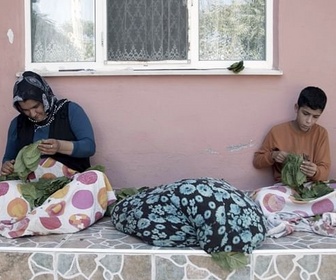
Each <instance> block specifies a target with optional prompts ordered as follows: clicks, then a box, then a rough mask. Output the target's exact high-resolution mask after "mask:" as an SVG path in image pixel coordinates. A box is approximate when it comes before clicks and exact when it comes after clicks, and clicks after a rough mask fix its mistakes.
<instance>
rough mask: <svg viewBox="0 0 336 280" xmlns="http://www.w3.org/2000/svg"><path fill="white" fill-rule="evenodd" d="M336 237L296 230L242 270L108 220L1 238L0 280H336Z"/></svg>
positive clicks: (254, 256) (266, 245)
mask: <svg viewBox="0 0 336 280" xmlns="http://www.w3.org/2000/svg"><path fill="white" fill-rule="evenodd" d="M335 263H336V238H331V237H323V236H318V235H316V234H313V233H307V232H295V233H294V234H292V235H290V236H287V237H282V238H279V239H267V240H266V241H265V242H264V244H263V245H262V246H261V247H260V248H259V249H257V250H255V251H254V252H253V254H251V255H250V263H249V265H247V266H246V267H245V268H243V269H240V270H237V271H232V272H230V271H224V270H223V269H221V268H220V267H219V266H218V265H217V264H216V263H214V262H213V260H212V259H211V257H210V256H209V255H208V254H206V253H205V252H204V251H203V250H201V249H200V248H186V249H175V248H158V247H153V246H149V245H146V244H144V243H142V242H141V241H140V240H139V239H137V238H134V237H131V236H127V235H125V234H123V233H120V232H118V231H116V230H115V229H114V228H113V227H112V225H111V222H110V220H109V218H104V219H102V220H101V221H99V222H98V223H97V224H95V225H93V226H91V227H90V228H88V229H86V230H83V231H82V232H79V233H75V234H62V235H48V236H34V237H23V238H18V239H6V238H1V237H0V279H1V280H2V279H4V280H7V279H16V280H20V279H24V280H26V279H32V280H33V279H34V280H42V279H47V280H48V279H75V280H82V279H83V280H84V279H93V280H94V279H97V280H98V279H99V280H101V279H114V280H142V279H143V280H149V279H152V280H168V279H169V280H170V279H171V280H179V279H181V280H182V279H183V280H194V279H195V280H196V279H197V280H201V279H209V280H216V279H229V280H245V279H255V280H259V279H262V280H265V279H272V280H273V279H314V280H315V279H316V280H317V279H336V276H335V278H333V277H334V276H333V275H334V273H333V270H334V264H335Z"/></svg>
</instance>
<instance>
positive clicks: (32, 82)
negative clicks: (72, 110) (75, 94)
mask: <svg viewBox="0 0 336 280" xmlns="http://www.w3.org/2000/svg"><path fill="white" fill-rule="evenodd" d="M26 100H35V101H38V102H41V103H42V104H43V108H44V112H45V113H46V115H47V118H46V119H45V120H44V121H42V122H41V123H39V125H43V126H45V125H49V124H50V123H51V122H52V121H53V120H54V115H55V113H56V112H57V111H58V110H59V109H60V108H61V107H62V106H63V104H64V102H62V104H58V103H59V102H58V99H57V97H56V96H55V95H54V93H53V91H52V90H51V88H50V86H49V84H48V83H47V82H46V81H45V80H44V78H43V77H41V76H40V75H39V74H37V73H35V72H32V71H26V72H24V73H23V74H22V76H21V77H19V78H18V80H17V81H16V82H15V84H14V89H13V106H14V108H15V109H16V110H18V111H19V112H20V113H22V110H21V107H20V105H19V103H18V102H20V101H26ZM29 119H30V118H29ZM30 120H31V121H32V122H35V121H34V120H32V119H30Z"/></svg>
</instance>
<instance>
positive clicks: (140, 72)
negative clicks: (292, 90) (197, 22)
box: [17, 68, 283, 77]
mask: <svg viewBox="0 0 336 280" xmlns="http://www.w3.org/2000/svg"><path fill="white" fill-rule="evenodd" d="M33 71H36V72H38V73H39V74H40V75H41V76H44V77H54V76H55V77H62V76H171V75H173V76H175V75H177V76H178V75H183V76H193V75H195V76H197V75H199V76H203V75H204V76H207V75H211V76H216V75H220V76H251V75H252V76H265V75H266V76H267V75H271V76H280V75H283V72H282V70H279V69H248V68H245V69H244V70H243V71H241V72H239V73H237V74H235V73H233V72H232V71H229V70H227V69H165V70H160V69H125V70H97V71H96V70H93V69H69V70H60V71H39V70H33ZM20 75H21V73H17V76H20Z"/></svg>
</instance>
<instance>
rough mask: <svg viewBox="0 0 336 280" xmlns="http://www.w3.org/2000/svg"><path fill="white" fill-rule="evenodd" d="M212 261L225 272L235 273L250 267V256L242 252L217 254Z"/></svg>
mask: <svg viewBox="0 0 336 280" xmlns="http://www.w3.org/2000/svg"><path fill="white" fill-rule="evenodd" d="M211 257H212V259H213V260H214V261H215V262H216V263H217V264H218V265H219V266H220V267H221V268H222V269H224V270H229V271H233V270H236V269H240V268H243V267H245V266H246V265H248V263H249V258H248V255H246V254H244V253H242V252H215V253H211Z"/></svg>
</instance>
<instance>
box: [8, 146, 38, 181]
mask: <svg viewBox="0 0 336 280" xmlns="http://www.w3.org/2000/svg"><path fill="white" fill-rule="evenodd" d="M40 143H41V141H36V142H34V143H32V144H30V145H27V146H24V147H23V148H22V149H21V150H20V151H19V153H18V155H17V156H16V159H15V163H14V173H16V174H17V176H18V177H19V178H20V179H21V180H22V181H26V180H27V177H28V175H29V174H30V173H31V172H32V171H35V170H36V168H37V166H38V164H39V161H40V158H41V152H40V150H39V149H38V148H37V146H38V145H39V144H40Z"/></svg>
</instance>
